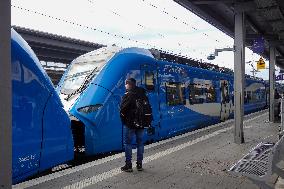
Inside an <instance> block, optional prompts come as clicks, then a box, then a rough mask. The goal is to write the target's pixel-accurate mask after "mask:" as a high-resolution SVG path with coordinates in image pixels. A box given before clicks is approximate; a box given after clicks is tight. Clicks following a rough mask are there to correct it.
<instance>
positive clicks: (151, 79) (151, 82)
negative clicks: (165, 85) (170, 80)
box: [145, 71, 155, 91]
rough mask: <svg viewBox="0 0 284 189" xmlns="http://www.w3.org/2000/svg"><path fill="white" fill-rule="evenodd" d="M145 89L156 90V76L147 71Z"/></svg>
mask: <svg viewBox="0 0 284 189" xmlns="http://www.w3.org/2000/svg"><path fill="white" fill-rule="evenodd" d="M145 87H146V89H147V90H150V91H153V90H155V75H154V73H153V72H151V71H145Z"/></svg>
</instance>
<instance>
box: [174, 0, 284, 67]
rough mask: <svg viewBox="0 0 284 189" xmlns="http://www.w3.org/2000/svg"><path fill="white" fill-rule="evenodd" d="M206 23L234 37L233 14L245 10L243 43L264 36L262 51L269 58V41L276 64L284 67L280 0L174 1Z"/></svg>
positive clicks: (283, 16) (282, 5)
mask: <svg viewBox="0 0 284 189" xmlns="http://www.w3.org/2000/svg"><path fill="white" fill-rule="evenodd" d="M175 1H176V2H177V3H179V4H180V5H182V6H183V7H185V8H186V9H188V10H190V11H192V12H193V13H195V14H197V15H198V16H200V17H201V18H203V19H204V20H206V21H207V22H209V23H210V24H212V25H214V26H215V27H217V28H218V29H220V30H221V31H223V32H225V33H226V34H228V35H229V36H231V37H234V13H235V12H236V11H239V10H243V11H245V15H246V46H247V47H251V46H252V45H253V42H254V40H256V39H257V38H260V37H264V39H265V51H264V53H262V55H263V56H264V57H266V58H268V57H269V44H270V45H275V46H276V50H277V53H276V56H277V59H276V65H277V66H279V67H280V68H282V69H284V14H283V10H284V1H283V0H246V1H244V0H243V1H241V0H175Z"/></svg>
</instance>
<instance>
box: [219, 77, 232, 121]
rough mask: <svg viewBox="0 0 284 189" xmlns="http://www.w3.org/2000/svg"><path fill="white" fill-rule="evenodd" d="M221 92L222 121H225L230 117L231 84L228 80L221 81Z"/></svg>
mask: <svg viewBox="0 0 284 189" xmlns="http://www.w3.org/2000/svg"><path fill="white" fill-rule="evenodd" d="M220 91H221V111H220V120H221V121H225V120H227V119H228V118H229V116H230V109H231V104H230V96H229V94H230V92H229V82H228V81H227V80H220Z"/></svg>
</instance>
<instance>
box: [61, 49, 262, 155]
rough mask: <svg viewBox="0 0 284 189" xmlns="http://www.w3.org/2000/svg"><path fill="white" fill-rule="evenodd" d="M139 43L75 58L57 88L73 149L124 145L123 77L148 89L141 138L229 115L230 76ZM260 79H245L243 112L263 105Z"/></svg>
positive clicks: (173, 132) (89, 152)
mask: <svg viewBox="0 0 284 189" xmlns="http://www.w3.org/2000/svg"><path fill="white" fill-rule="evenodd" d="M153 54H155V53H151V52H150V51H149V50H145V49H140V48H127V49H121V48H118V47H116V46H111V47H103V48H101V49H98V50H95V51H92V52H90V53H87V54H85V55H82V56H80V57H78V58H77V59H75V60H74V61H73V62H72V63H71V65H70V66H69V68H68V69H67V71H66V72H65V74H64V75H63V77H62V79H61V81H60V83H59V85H58V88H57V92H58V93H59V96H60V98H61V101H62V102H63V105H64V108H65V110H66V111H67V112H68V113H69V116H70V118H71V120H72V121H71V122H72V132H73V138H74V145H75V148H76V150H78V151H80V150H82V151H84V152H85V153H86V154H87V155H93V154H98V153H104V152H110V151H120V150H122V149H123V125H122V123H121V121H120V117H119V106H120V102H121V98H122V96H123V95H124V93H125V86H124V81H125V79H126V78H129V77H133V78H135V79H136V81H137V85H138V86H140V87H143V88H145V89H146V90H147V95H148V98H149V100H150V103H151V106H152V109H153V116H154V120H153V122H152V126H153V127H152V128H151V129H148V130H145V135H144V136H145V141H150V142H151V141H158V140H161V139H164V138H169V137H171V136H174V135H177V134H180V133H184V132H187V131H190V130H194V129H197V128H202V127H205V126H208V125H211V124H214V123H218V122H220V121H225V120H226V119H228V118H230V117H232V116H233V109H234V96H233V91H234V89H233V76H232V75H231V74H225V73H220V72H216V71H212V70H206V69H201V68H197V67H192V66H189V65H183V64H178V63H175V62H171V61H165V60H163V58H159V59H157V58H155V57H154V55H153ZM266 89H267V86H266V84H265V82H264V81H260V80H253V79H246V84H245V99H244V102H245V105H244V106H245V113H249V112H253V111H257V110H260V109H263V108H265V106H266V105H267V92H266Z"/></svg>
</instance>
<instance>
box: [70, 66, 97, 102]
mask: <svg viewBox="0 0 284 189" xmlns="http://www.w3.org/2000/svg"><path fill="white" fill-rule="evenodd" d="M96 71H97V67H96V68H95V69H94V70H93V71H92V72H91V73H90V74H88V75H87V76H86V77H85V79H84V82H83V84H82V85H81V86H80V87H79V88H78V89H77V90H75V91H74V92H72V93H70V94H68V95H67V97H66V98H65V100H67V101H68V100H69V99H70V98H71V97H72V96H74V95H76V94H78V93H81V92H82V91H83V90H85V89H86V88H87V85H88V84H89V82H90V80H91V79H92V78H93V77H94V76H95V74H94V73H95V72H96Z"/></svg>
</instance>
